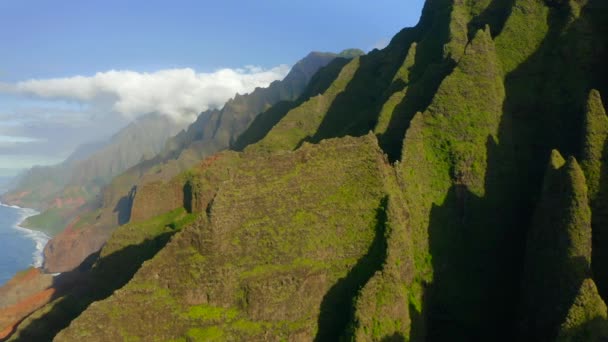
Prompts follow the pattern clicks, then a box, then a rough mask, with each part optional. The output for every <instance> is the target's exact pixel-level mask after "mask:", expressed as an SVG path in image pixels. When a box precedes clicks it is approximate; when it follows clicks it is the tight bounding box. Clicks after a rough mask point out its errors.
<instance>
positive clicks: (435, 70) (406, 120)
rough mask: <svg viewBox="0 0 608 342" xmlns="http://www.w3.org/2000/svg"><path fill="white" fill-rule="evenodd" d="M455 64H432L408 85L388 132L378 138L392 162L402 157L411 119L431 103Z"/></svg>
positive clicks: (392, 117) (392, 116)
mask: <svg viewBox="0 0 608 342" xmlns="http://www.w3.org/2000/svg"><path fill="white" fill-rule="evenodd" d="M454 66H455V65H454V64H453V63H451V62H449V61H446V62H445V63H444V64H433V65H430V66H429V67H428V68H427V69H426V70H425V73H424V74H423V75H422V78H421V79H420V80H418V81H414V82H411V83H410V85H409V86H408V88H407V93H406V94H405V97H404V98H403V100H402V101H401V103H400V104H398V105H397V106H396V107H395V110H394V111H393V113H392V115H391V120H390V122H389V124H388V127H387V129H386V132H384V134H382V135H380V136H379V139H378V141H379V143H380V147H381V148H382V150H383V151H384V152H385V153H386V154H387V155H388V158H389V161H390V162H391V163H393V162H395V161H396V160H399V159H401V150H402V149H403V139H404V138H405V132H407V129H408V128H409V126H410V121H411V120H412V119H413V118H414V115H416V113H417V112H423V111H424V110H425V109H426V108H427V107H428V106H429V105H430V103H431V101H432V100H433V97H434V94H435V93H436V92H437V89H438V88H439V85H441V82H442V81H443V79H444V78H445V77H446V76H447V75H449V74H450V73H451V72H452V70H453V69H454Z"/></svg>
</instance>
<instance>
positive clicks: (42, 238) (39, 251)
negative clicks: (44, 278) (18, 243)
mask: <svg viewBox="0 0 608 342" xmlns="http://www.w3.org/2000/svg"><path fill="white" fill-rule="evenodd" d="M0 206H2V207H7V208H12V209H18V210H19V211H20V217H19V220H18V222H16V223H15V224H14V225H13V226H12V227H13V228H14V229H16V230H18V231H20V232H22V233H23V235H24V236H25V237H27V238H29V239H30V240H32V241H34V244H35V250H34V252H33V253H32V263H31V266H33V267H36V268H39V267H42V264H43V263H44V253H43V252H44V247H45V246H46V244H47V243H48V242H49V240H50V239H51V237H50V236H48V235H47V234H46V233H44V232H42V231H39V230H35V229H30V228H25V227H23V226H21V225H22V224H23V222H24V221H25V220H26V219H27V218H28V217H31V216H34V215H37V214H39V212H38V211H36V210H35V209H31V208H23V207H20V206H17V205H9V204H4V203H2V202H0Z"/></svg>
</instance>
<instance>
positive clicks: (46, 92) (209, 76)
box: [0, 65, 289, 121]
mask: <svg viewBox="0 0 608 342" xmlns="http://www.w3.org/2000/svg"><path fill="white" fill-rule="evenodd" d="M288 72H289V67H288V66H286V65H280V66H278V67H275V68H272V69H263V68H260V67H255V66H246V67H245V68H242V69H220V70H217V71H215V72H211V73H197V72H196V71H194V70H193V69H190V68H186V69H168V70H160V71H156V72H152V73H140V72H134V71H116V70H111V71H107V72H99V73H97V74H95V75H94V76H90V77H87V76H74V77H68V78H54V79H36V80H28V81H23V82H19V83H16V84H11V85H7V84H0V92H9V93H10V92H13V93H14V92H17V93H21V94H28V95H32V96H34V97H40V98H46V99H55V100H63V101H65V100H67V101H75V102H79V103H83V104H85V105H87V106H90V107H91V108H97V109H109V110H111V111H114V112H117V113H119V114H122V115H123V116H125V117H126V118H129V119H131V118H134V117H137V116H139V115H141V114H145V113H160V114H163V115H168V116H170V117H172V118H173V119H174V120H176V121H192V120H193V119H194V118H195V117H196V115H197V114H198V113H200V112H201V111H204V110H207V109H209V108H219V107H221V106H222V105H223V104H224V103H225V102H226V101H227V100H228V99H230V98H231V97H233V96H234V95H235V94H236V93H239V94H245V93H249V92H251V91H253V90H254V89H255V88H256V87H266V86H268V85H269V84H270V83H271V82H273V81H275V80H279V79H282V78H283V77H285V75H286V74H287V73H288Z"/></svg>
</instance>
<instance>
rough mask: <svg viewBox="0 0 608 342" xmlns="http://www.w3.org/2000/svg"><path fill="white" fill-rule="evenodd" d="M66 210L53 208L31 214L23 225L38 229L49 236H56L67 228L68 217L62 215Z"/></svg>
mask: <svg viewBox="0 0 608 342" xmlns="http://www.w3.org/2000/svg"><path fill="white" fill-rule="evenodd" d="M63 214H65V213H64V211H62V210H61V209H57V208H52V209H49V210H46V211H44V212H43V213H41V214H39V215H35V216H30V217H28V218H27V219H25V221H23V223H22V226H24V227H26V228H31V229H36V230H39V231H41V232H44V233H46V234H47V235H49V236H55V235H57V234H58V233H60V232H61V231H62V230H63V229H64V228H65V221H66V218H65V217H63V216H62V215H63Z"/></svg>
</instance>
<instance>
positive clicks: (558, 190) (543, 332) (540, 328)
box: [522, 151, 603, 339]
mask: <svg viewBox="0 0 608 342" xmlns="http://www.w3.org/2000/svg"><path fill="white" fill-rule="evenodd" d="M590 263H591V211H590V209H589V205H588V201H587V187H586V184H585V177H584V175H583V172H582V170H581V169H580V167H579V166H578V163H577V162H576V160H575V159H574V158H569V159H568V161H564V159H563V158H562V156H561V155H560V154H559V152H557V151H553V152H552V154H551V159H550V161H549V167H548V170H547V173H546V175H545V181H544V185H543V192H542V197H541V199H540V201H539V204H538V207H537V209H536V213H535V215H534V222H533V225H532V227H531V229H530V231H529V234H528V244H527V250H526V259H525V269H524V283H523V284H524V296H523V297H524V307H523V314H524V326H523V331H522V333H523V334H524V336H525V338H529V339H543V338H547V337H548V338H555V336H557V334H558V329H559V326H560V325H561V324H562V322H564V318H565V317H566V315H567V313H568V311H569V309H570V306H571V305H572V303H573V302H574V299H575V298H576V296H577V292H578V291H579V289H580V288H581V285H582V284H583V281H584V280H585V279H586V278H588V277H589V276H590V275H591V265H590ZM547 284H553V285H552V286H551V288H547ZM583 291H587V288H584V289H583ZM586 295H587V294H581V296H586ZM602 305H603V302H602ZM572 310H574V311H573V313H572V314H575V313H576V312H577V310H578V311H580V310H582V309H580V308H579V309H572ZM572 319H575V320H576V319H577V318H574V317H572Z"/></svg>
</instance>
